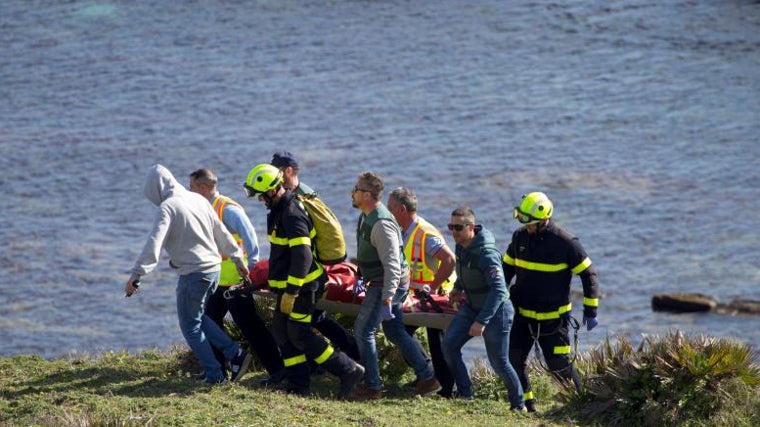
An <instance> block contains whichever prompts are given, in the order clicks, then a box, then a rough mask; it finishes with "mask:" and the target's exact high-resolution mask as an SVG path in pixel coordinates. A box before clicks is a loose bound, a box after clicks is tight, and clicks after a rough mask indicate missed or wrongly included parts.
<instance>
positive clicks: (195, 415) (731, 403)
mask: <svg viewBox="0 0 760 427" xmlns="http://www.w3.org/2000/svg"><path fill="white" fill-rule="evenodd" d="M380 341H381V344H382V339H381V340H380ZM381 350H383V351H386V353H385V357H384V360H383V377H384V378H386V379H388V378H394V380H389V381H388V382H387V383H386V392H385V395H384V398H383V399H381V400H379V401H373V402H346V401H339V400H336V399H334V398H333V394H334V392H335V390H336V389H337V387H338V383H337V380H336V379H334V378H332V377H331V376H330V375H328V374H325V375H318V376H315V377H313V384H312V391H313V395H312V396H310V397H307V398H304V397H297V396H291V395H287V394H282V393H280V392H277V391H275V390H272V389H266V388H260V387H259V386H258V380H259V379H261V378H263V376H264V375H265V374H264V372H262V371H254V372H252V373H249V374H247V375H246V376H245V377H244V378H243V379H242V380H241V381H240V382H239V383H235V384H224V385H218V386H208V385H205V384H203V383H202V382H198V381H196V380H194V379H193V378H192V374H193V373H195V372H199V371H200V368H199V367H198V365H197V362H196V361H195V359H194V357H193V356H192V354H191V353H190V352H189V351H188V350H187V349H186V348H184V347H177V348H173V349H170V350H168V351H165V352H161V351H146V352H143V353H140V354H136V355H131V354H127V353H113V352H108V353H104V354H101V355H92V356H86V357H79V358H76V359H71V358H69V359H56V360H45V359H43V358H40V357H37V356H14V357H10V358H3V359H0V426H45V427H47V426H78V427H86V426H401V425H414V426H415V427H417V426H437V427H448V426H491V425H509V426H515V427H538V426H541V427H551V426H606V425H627V426H636V425H658V426H663V427H664V426H755V425H760V387H759V386H758V384H760V368H759V367H758V365H757V355H756V354H755V352H754V351H752V350H751V349H750V348H748V347H747V346H746V345H742V344H739V343H735V342H732V341H727V340H720V339H711V338H704V337H696V338H690V337H684V336H682V335H681V334H673V335H668V336H666V337H664V338H662V339H655V338H648V339H646V340H644V341H643V342H642V343H641V344H640V345H639V346H638V347H635V346H633V345H631V344H630V343H629V342H628V341H626V340H625V339H620V340H618V341H617V343H615V344H613V343H611V342H609V341H608V342H606V343H604V344H602V345H600V346H599V348H597V349H594V350H593V351H591V352H589V353H588V354H582V355H579V358H578V360H577V361H576V364H577V366H578V368H579V370H580V371H581V372H582V376H583V377H584V380H585V387H584V389H583V390H581V391H580V392H576V391H575V390H574V389H572V388H571V389H568V388H565V387H563V386H562V385H561V384H558V383H555V382H554V380H553V379H552V377H551V376H549V375H548V374H546V373H544V372H542V371H541V370H540V367H539V365H538V364H537V363H534V365H533V368H532V371H533V372H532V374H531V378H532V380H533V385H534V392H535V393H536V395H537V397H538V398H539V412H538V413H535V414H524V413H512V412H510V411H509V403H508V402H507V399H506V396H505V391H504V386H503V385H501V384H499V382H498V381H497V380H496V378H494V375H493V374H492V373H491V371H490V370H488V369H486V368H485V366H484V365H482V364H476V367H475V369H474V370H473V372H472V376H473V378H474V383H475V388H476V390H477V395H476V397H477V398H476V399H475V400H474V401H460V400H447V399H443V398H439V397H437V396H435V397H428V398H421V397H417V396H414V395H413V393H412V392H411V391H410V390H407V389H404V388H403V387H402V386H400V385H399V384H403V383H404V382H406V381H409V380H410V379H411V373H410V372H409V369H408V368H406V367H405V365H404V364H403V362H400V361H399V360H398V359H397V358H396V357H397V355H395V354H394V353H393V352H392V351H388V350H387V349H385V348H382V346H381ZM394 381H395V382H394Z"/></svg>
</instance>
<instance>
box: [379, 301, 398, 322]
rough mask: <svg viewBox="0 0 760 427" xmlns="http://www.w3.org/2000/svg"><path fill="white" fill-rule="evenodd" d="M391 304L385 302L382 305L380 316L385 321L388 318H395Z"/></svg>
mask: <svg viewBox="0 0 760 427" xmlns="http://www.w3.org/2000/svg"><path fill="white" fill-rule="evenodd" d="M391 307H392V306H391V305H390V304H383V305H382V306H381V307H380V318H382V319H383V322H384V321H386V320H391V319H395V318H396V315H394V314H393V310H392V309H391Z"/></svg>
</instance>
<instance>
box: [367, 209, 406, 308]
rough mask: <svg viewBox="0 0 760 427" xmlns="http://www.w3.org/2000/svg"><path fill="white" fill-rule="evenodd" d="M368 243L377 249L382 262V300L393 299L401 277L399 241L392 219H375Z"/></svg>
mask: <svg viewBox="0 0 760 427" xmlns="http://www.w3.org/2000/svg"><path fill="white" fill-rule="evenodd" d="M370 243H372V246H374V247H375V249H377V253H378V255H379V256H380V262H381V263H382V264H383V292H382V299H383V301H387V300H391V299H393V296H394V295H395V294H396V289H398V287H399V282H400V280H401V277H402V272H401V250H400V249H399V248H400V247H401V242H400V240H399V233H398V229H397V226H396V224H395V223H394V222H392V221H386V220H381V221H377V222H376V223H375V225H373V226H372V232H371V233H370Z"/></svg>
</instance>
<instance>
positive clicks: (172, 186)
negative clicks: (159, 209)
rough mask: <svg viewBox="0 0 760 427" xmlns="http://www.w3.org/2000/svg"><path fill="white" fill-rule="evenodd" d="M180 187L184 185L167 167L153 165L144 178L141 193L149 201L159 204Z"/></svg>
mask: <svg viewBox="0 0 760 427" xmlns="http://www.w3.org/2000/svg"><path fill="white" fill-rule="evenodd" d="M180 188H184V187H182V185H181V184H180V183H179V182H178V181H177V179H176V178H174V175H172V173H171V172H170V171H169V169H166V168H165V167H164V166H162V165H153V166H152V167H151V168H150V171H148V176H147V177H146V178H145V187H144V188H143V193H144V194H145V198H146V199H148V200H150V202H151V203H153V204H154V205H156V206H160V205H161V203H163V202H164V200H166V199H168V198H169V197H171V196H172V195H173V194H174V192H175V191H177V190H178V189H180Z"/></svg>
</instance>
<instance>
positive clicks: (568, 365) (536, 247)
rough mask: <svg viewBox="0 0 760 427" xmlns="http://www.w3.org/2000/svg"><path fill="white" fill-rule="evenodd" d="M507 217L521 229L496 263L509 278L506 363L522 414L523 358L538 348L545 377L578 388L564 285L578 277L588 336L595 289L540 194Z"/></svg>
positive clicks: (529, 400)
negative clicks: (513, 373)
mask: <svg viewBox="0 0 760 427" xmlns="http://www.w3.org/2000/svg"><path fill="white" fill-rule="evenodd" d="M513 213H514V217H515V219H517V221H518V222H519V223H520V224H522V225H523V226H522V227H520V228H519V229H517V230H516V231H515V232H514V233H513V234H512V241H511V242H510V244H509V246H508V247H507V251H506V252H505V253H504V257H503V259H502V265H503V268H504V274H505V276H506V277H505V278H506V282H507V283H509V282H510V281H511V280H512V277H515V283H514V285H512V287H511V288H510V294H511V299H512V302H513V303H514V306H515V311H516V314H515V320H514V325H513V327H512V332H511V334H510V344H511V345H510V348H509V359H510V361H511V363H512V366H514V368H515V370H517V375H518V377H519V378H520V383H521V384H522V388H523V392H524V393H525V404H526V406H527V408H528V411H531V412H535V410H536V407H535V397H534V395H533V390H532V389H531V384H530V380H529V379H528V364H527V360H528V355H529V354H530V351H531V349H532V348H533V345H534V344H535V343H538V346H539V347H540V348H541V352H542V353H543V355H544V359H545V360H546V365H547V367H548V368H549V369H550V370H551V372H552V373H553V374H554V375H555V376H557V377H558V378H561V379H563V380H566V381H570V380H572V381H573V383H574V384H575V386H576V387H580V378H579V377H578V373H577V372H576V370H575V368H574V367H573V364H572V361H571V359H570V351H571V345H570V337H569V328H570V325H571V319H572V318H571V317H570V311H571V310H572V304H571V303H570V281H571V279H572V277H573V274H577V275H578V276H580V278H581V283H582V284H583V324H584V325H586V328H587V330H589V331H590V330H592V329H593V328H594V327H595V326H596V325H597V323H598V322H597V320H596V310H597V307H598V305H599V284H598V281H597V276H596V271H595V270H594V267H593V266H592V265H591V259H589V257H588V255H586V251H585V250H584V249H583V246H581V243H580V241H579V240H578V238H577V237H575V236H573V235H572V234H570V233H568V232H566V231H564V230H562V229H561V228H559V227H558V226H557V225H556V224H554V221H553V220H552V219H551V218H552V215H553V214H554V204H553V203H552V202H551V200H549V198H548V197H547V196H546V194H544V193H541V192H538V191H536V192H533V193H530V194H528V195H526V196H523V199H522V201H521V202H520V205H519V206H517V207H515V209H514V212H513ZM576 327H577V322H576Z"/></svg>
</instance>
